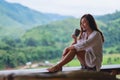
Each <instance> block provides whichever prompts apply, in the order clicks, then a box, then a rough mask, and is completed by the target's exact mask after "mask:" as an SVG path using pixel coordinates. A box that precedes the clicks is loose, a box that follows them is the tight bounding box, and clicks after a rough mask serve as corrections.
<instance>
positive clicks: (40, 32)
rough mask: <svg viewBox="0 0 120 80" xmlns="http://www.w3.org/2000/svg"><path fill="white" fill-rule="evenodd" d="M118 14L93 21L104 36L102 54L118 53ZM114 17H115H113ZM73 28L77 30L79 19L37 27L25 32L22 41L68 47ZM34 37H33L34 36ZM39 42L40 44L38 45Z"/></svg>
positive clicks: (119, 39)
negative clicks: (28, 40)
mask: <svg viewBox="0 0 120 80" xmlns="http://www.w3.org/2000/svg"><path fill="white" fill-rule="evenodd" d="M119 14H120V12H115V13H113V14H109V15H108V14H107V15H103V16H100V17H99V16H97V17H96V18H95V19H96V21H97V24H98V26H99V27H100V29H101V31H102V32H103V34H104V36H105V44H104V47H105V48H104V49H105V50H104V53H119V52H120V36H119V34H120V31H119V30H120V15H119ZM115 15H116V16H117V17H115ZM75 28H79V19H75V18H69V19H66V20H63V21H56V22H52V23H50V24H47V25H42V26H38V27H36V28H33V29H31V30H29V31H28V32H26V33H25V34H24V36H23V37H22V39H26V40H27V39H31V38H32V39H33V40H35V41H37V42H38V44H39V45H41V43H44V41H45V40H46V42H48V43H49V42H51V41H52V40H53V42H54V43H55V42H56V43H59V44H60V43H61V46H60V45H59V47H61V48H62V47H63V45H62V44H64V46H65V45H68V44H69V43H70V42H71V40H72V39H71V34H72V32H73V30H74V29H75ZM34 35H35V36H34ZM39 42H40V43H39Z"/></svg>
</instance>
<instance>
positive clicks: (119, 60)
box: [65, 53, 120, 66]
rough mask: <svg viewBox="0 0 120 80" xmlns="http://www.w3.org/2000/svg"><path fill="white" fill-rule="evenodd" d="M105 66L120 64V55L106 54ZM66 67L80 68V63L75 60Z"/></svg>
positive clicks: (104, 58) (104, 57)
mask: <svg viewBox="0 0 120 80" xmlns="http://www.w3.org/2000/svg"><path fill="white" fill-rule="evenodd" d="M102 64H103V65H110V64H120V54H119V53H117V54H104V55H103V62H102ZM65 66H80V63H79V61H78V60H77V59H76V58H75V59H73V60H72V61H71V62H69V63H68V64H66V65H65Z"/></svg>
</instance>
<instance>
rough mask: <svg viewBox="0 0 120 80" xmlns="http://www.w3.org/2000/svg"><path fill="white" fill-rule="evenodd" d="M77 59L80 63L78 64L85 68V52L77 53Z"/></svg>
mask: <svg viewBox="0 0 120 80" xmlns="http://www.w3.org/2000/svg"><path fill="white" fill-rule="evenodd" d="M77 58H78V60H79V61H80V64H82V65H84V66H86V63H85V50H83V51H79V52H77Z"/></svg>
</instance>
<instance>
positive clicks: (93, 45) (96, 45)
mask: <svg viewBox="0 0 120 80" xmlns="http://www.w3.org/2000/svg"><path fill="white" fill-rule="evenodd" d="M73 46H74V47H75V49H76V50H77V51H80V50H85V51H86V53H85V62H86V64H87V66H89V67H94V66H96V69H97V71H99V70H100V68H101V64H102V56H103V55H102V52H103V48H102V47H103V41H102V36H101V34H100V32H98V31H93V32H92V33H91V34H90V35H89V37H88V39H87V33H86V32H84V33H83V34H82V38H81V39H80V40H78V41H77V43H76V44H74V45H73Z"/></svg>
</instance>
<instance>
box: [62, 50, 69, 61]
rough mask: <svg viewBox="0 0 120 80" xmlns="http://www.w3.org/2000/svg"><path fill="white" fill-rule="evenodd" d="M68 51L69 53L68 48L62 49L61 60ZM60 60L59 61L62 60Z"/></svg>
mask: <svg viewBox="0 0 120 80" xmlns="http://www.w3.org/2000/svg"><path fill="white" fill-rule="evenodd" d="M69 51H70V49H69V48H65V49H64V51H63V53H62V59H63V58H64V57H65V56H66V54H67V53H68V52H69ZM62 59H61V60H62Z"/></svg>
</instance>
